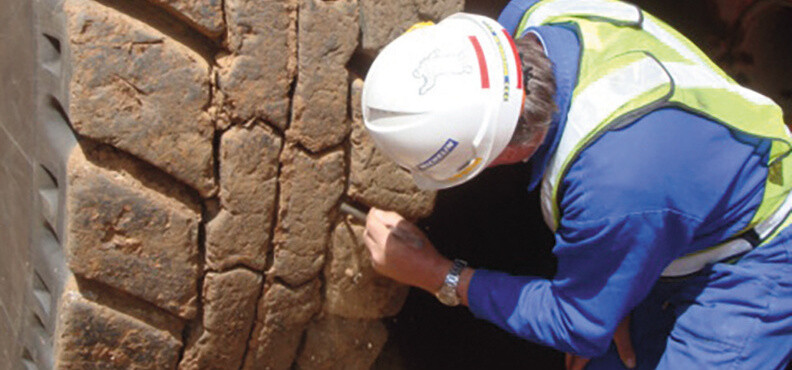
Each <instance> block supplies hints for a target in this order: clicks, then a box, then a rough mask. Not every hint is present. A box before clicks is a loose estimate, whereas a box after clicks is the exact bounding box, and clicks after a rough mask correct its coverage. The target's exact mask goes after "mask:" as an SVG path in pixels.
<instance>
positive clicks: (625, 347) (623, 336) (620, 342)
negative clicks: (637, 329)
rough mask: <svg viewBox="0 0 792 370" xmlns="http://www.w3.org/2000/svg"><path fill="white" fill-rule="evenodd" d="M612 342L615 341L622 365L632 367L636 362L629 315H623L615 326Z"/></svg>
mask: <svg viewBox="0 0 792 370" xmlns="http://www.w3.org/2000/svg"><path fill="white" fill-rule="evenodd" d="M613 342H614V343H616V351H617V352H618V353H619V358H621V360H622V362H623V363H624V366H626V367H627V368H628V369H634V368H635V365H636V362H635V350H634V349H633V345H632V340H631V338H630V316H627V317H625V318H624V320H622V322H621V323H620V324H619V326H618V327H616V333H614V334H613Z"/></svg>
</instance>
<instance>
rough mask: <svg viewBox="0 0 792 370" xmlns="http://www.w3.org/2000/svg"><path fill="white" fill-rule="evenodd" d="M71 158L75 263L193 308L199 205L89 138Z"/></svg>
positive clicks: (167, 305) (84, 272)
mask: <svg viewBox="0 0 792 370" xmlns="http://www.w3.org/2000/svg"><path fill="white" fill-rule="evenodd" d="M83 146H84V150H85V152H83V151H81V150H80V149H79V148H78V149H76V150H75V151H74V152H73V154H72V157H71V158H70V159H69V167H68V168H69V175H68V176H69V186H68V188H67V189H68V193H67V200H66V206H67V212H68V214H69V215H70V216H69V218H68V225H67V232H68V236H67V241H68V244H67V247H66V250H67V259H68V262H69V267H70V268H71V269H72V271H73V272H74V273H75V274H76V275H78V276H81V277H84V278H87V279H91V280H96V281H99V282H102V283H104V284H107V285H109V286H111V287H114V288H116V289H119V290H121V291H124V292H127V293H129V294H131V295H134V296H136V297H140V298H142V299H144V300H146V301H148V302H151V303H153V304H155V305H157V306H159V307H161V308H163V309H165V310H167V311H170V312H172V313H174V314H176V315H179V316H181V317H183V318H192V317H193V316H195V313H196V303H197V302H196V300H197V293H198V292H197V281H198V276H199V269H198V259H199V255H198V224H199V222H200V213H199V209H200V207H199V205H198V202H197V200H196V199H193V198H191V197H190V196H189V192H188V190H187V189H186V188H182V187H180V186H178V185H177V184H173V183H172V182H168V181H166V180H167V176H164V175H163V174H161V173H159V172H158V171H156V170H154V169H153V168H151V167H149V166H146V165H144V164H143V163H141V162H140V161H137V160H135V159H134V158H132V157H130V156H127V155H123V154H121V153H118V152H116V151H114V150H112V149H109V148H104V147H93V146H91V145H88V144H84V145H83Z"/></svg>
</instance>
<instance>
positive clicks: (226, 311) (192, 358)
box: [179, 268, 262, 369]
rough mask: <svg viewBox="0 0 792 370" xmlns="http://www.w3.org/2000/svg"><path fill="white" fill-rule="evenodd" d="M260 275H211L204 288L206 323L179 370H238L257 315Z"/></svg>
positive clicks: (238, 272)
mask: <svg viewBox="0 0 792 370" xmlns="http://www.w3.org/2000/svg"><path fill="white" fill-rule="evenodd" d="M261 281H262V278H261V275H259V274H256V273H254V272H251V271H249V270H246V269H242V268H238V269H234V270H231V271H228V272H223V273H214V272H209V273H207V274H206V277H205V278H204V286H203V295H202V299H203V302H202V303H203V322H202V325H201V326H200V327H199V328H198V329H197V330H195V331H194V334H193V335H191V339H190V341H189V342H188V344H187V349H186V350H185V352H184V358H183V359H182V361H181V363H180V364H179V368H180V369H238V368H239V366H240V365H241V364H242V360H243V358H242V357H243V356H244V353H245V346H246V345H247V343H246V342H247V340H248V338H249V336H250V330H251V328H252V326H253V321H254V319H255V313H256V303H257V302H256V300H257V299H258V298H259V293H260V292H261Z"/></svg>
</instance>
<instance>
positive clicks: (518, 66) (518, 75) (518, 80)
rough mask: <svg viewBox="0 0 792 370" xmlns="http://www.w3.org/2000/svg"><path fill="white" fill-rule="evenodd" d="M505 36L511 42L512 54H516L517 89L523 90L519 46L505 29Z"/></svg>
mask: <svg viewBox="0 0 792 370" xmlns="http://www.w3.org/2000/svg"><path fill="white" fill-rule="evenodd" d="M503 34H504V35H505V36H506V39H507V40H509V44H511V47H512V53H513V54H514V63H516V64H515V66H516V67H517V68H516V69H517V88H518V89H522V84H523V75H522V73H523V72H522V63H521V62H520V54H519V53H517V45H515V44H514V39H512V37H511V35H509V33H508V32H506V30H505V29H504V30H503Z"/></svg>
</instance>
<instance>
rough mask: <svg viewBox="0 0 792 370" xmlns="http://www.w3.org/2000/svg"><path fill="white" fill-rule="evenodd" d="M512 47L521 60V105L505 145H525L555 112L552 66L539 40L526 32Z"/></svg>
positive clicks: (548, 121) (547, 122) (548, 122)
mask: <svg viewBox="0 0 792 370" xmlns="http://www.w3.org/2000/svg"><path fill="white" fill-rule="evenodd" d="M515 44H516V45H517V52H518V53H519V54H520V60H521V61H522V70H523V88H524V89H525V103H524V104H523V107H522V112H521V113H520V118H519V120H518V121H517V127H516V128H515V129H514V134H513V135H512V138H511V141H510V142H509V145H512V144H515V145H519V144H522V143H527V142H529V141H530V140H531V139H532V138H533V137H534V135H535V134H536V133H537V132H540V131H541V130H540V129H544V128H546V127H547V126H549V125H550V121H551V120H552V118H553V113H555V112H556V110H557V109H558V108H557V107H556V104H555V100H554V99H553V97H554V96H555V92H556V82H555V76H554V75H553V63H552V62H551V61H550V59H548V58H547V56H546V55H545V53H544V48H543V47H542V43H541V42H540V41H539V38H538V37H537V36H536V35H535V34H533V33H531V32H526V33H525V35H523V36H522V37H520V38H518V39H517V40H515Z"/></svg>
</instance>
